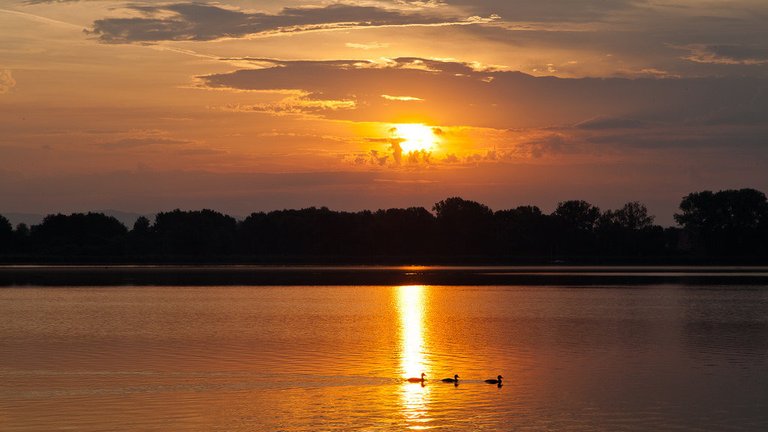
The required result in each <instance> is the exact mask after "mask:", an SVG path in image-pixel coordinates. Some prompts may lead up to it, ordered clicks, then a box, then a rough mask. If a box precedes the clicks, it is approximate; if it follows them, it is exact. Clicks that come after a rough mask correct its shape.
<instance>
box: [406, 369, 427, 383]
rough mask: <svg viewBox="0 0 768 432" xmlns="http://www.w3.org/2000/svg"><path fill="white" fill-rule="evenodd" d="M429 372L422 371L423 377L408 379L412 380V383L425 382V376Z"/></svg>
mask: <svg viewBox="0 0 768 432" xmlns="http://www.w3.org/2000/svg"><path fill="white" fill-rule="evenodd" d="M426 376H427V374H425V373H424V372H422V373H421V378H408V379H407V380H406V381H408V382H412V383H424V381H425V380H424V377H426Z"/></svg>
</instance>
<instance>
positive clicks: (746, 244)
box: [674, 189, 768, 255]
mask: <svg viewBox="0 0 768 432" xmlns="http://www.w3.org/2000/svg"><path fill="white" fill-rule="evenodd" d="M680 210H681V212H680V213H676V214H675V216H674V217H675V221H677V223H678V224H680V225H681V226H682V227H683V228H684V229H685V230H686V232H687V233H688V234H689V235H690V236H691V239H692V241H693V245H694V248H696V249H698V250H699V252H704V253H709V254H713V255H749V254H755V253H761V254H765V253H766V252H768V250H766V248H767V246H766V240H768V238H766V233H767V232H768V201H766V197H765V194H764V193H762V192H760V191H757V190H755V189H738V190H733V189H729V190H721V191H718V192H714V193H713V192H712V191H702V192H694V193H691V194H688V195H687V196H685V197H684V198H683V199H682V201H681V202H680Z"/></svg>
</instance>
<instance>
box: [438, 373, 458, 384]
mask: <svg viewBox="0 0 768 432" xmlns="http://www.w3.org/2000/svg"><path fill="white" fill-rule="evenodd" d="M440 381H442V382H444V383H454V384H458V383H459V376H458V375H454V376H453V378H443V379H441V380H440Z"/></svg>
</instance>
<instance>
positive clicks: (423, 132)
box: [391, 123, 438, 153]
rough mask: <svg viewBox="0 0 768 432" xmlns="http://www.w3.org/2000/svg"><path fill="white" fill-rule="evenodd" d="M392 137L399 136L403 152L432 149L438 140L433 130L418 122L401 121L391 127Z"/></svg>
mask: <svg viewBox="0 0 768 432" xmlns="http://www.w3.org/2000/svg"><path fill="white" fill-rule="evenodd" d="M391 132H392V135H393V136H394V138H399V139H401V140H402V141H401V142H400V148H401V149H402V150H403V153H411V152H418V151H427V152H429V151H432V150H434V149H435V146H436V145H437V142H438V136H437V134H436V133H435V130H434V129H433V128H431V127H429V126H426V125H423V124H420V123H402V124H397V125H394V126H393V127H392V129H391Z"/></svg>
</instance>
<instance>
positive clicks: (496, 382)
mask: <svg viewBox="0 0 768 432" xmlns="http://www.w3.org/2000/svg"><path fill="white" fill-rule="evenodd" d="M502 378H504V377H503V376H501V375H499V376H497V377H496V379H493V378H491V379H487V380H485V382H486V383H488V384H498V385H499V387H501V379H502Z"/></svg>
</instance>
